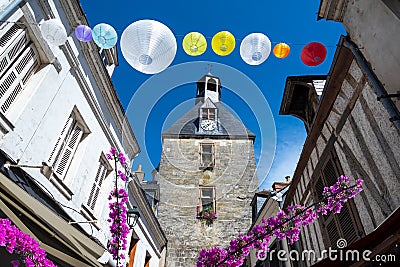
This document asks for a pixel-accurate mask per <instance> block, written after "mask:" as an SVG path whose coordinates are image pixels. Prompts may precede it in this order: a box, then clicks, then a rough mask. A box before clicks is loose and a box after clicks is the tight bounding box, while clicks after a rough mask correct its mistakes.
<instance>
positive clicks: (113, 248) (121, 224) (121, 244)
mask: <svg viewBox="0 0 400 267" xmlns="http://www.w3.org/2000/svg"><path fill="white" fill-rule="evenodd" d="M107 158H108V159H109V160H114V163H115V170H117V162H120V163H121V165H122V166H124V167H125V163H126V159H125V156H124V154H123V153H117V150H116V149H115V148H114V147H111V150H110V154H107ZM118 177H119V178H121V180H122V181H123V182H126V175H125V173H123V172H122V171H120V170H118V171H117V172H116V173H115V187H114V188H113V190H111V192H110V195H109V197H108V200H110V204H109V208H110V213H109V218H108V220H107V221H108V222H109V223H111V226H110V232H111V241H109V243H108V247H109V251H110V253H111V255H113V259H114V260H117V266H118V267H122V266H123V265H119V259H125V255H124V254H123V253H121V252H123V251H124V250H126V247H127V246H126V245H127V236H128V234H129V227H128V224H127V209H126V202H128V193H127V192H126V191H125V189H118Z"/></svg>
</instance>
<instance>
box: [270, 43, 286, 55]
mask: <svg viewBox="0 0 400 267" xmlns="http://www.w3.org/2000/svg"><path fill="white" fill-rule="evenodd" d="M273 52H274V55H275V56H276V57H277V58H285V57H287V56H288V55H289V53H290V46H288V45H287V44H285V43H279V44H277V45H275V47H274V51H273Z"/></svg>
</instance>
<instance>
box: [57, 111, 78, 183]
mask: <svg viewBox="0 0 400 267" xmlns="http://www.w3.org/2000/svg"><path fill="white" fill-rule="evenodd" d="M82 136H83V126H82V125H81V124H80V123H79V122H78V121H77V120H76V119H75V117H74V115H73V114H72V115H71V116H70V117H69V118H68V120H67V122H66V123H65V125H64V127H63V129H62V131H61V134H60V136H59V137H58V138H57V142H56V144H55V146H54V148H53V150H52V151H51V153H50V157H49V163H50V164H51V166H52V167H53V171H54V173H55V174H56V175H57V177H58V178H60V179H64V177H65V174H66V173H67V171H68V168H69V166H70V165H71V161H72V159H73V157H74V154H75V151H76V149H77V148H78V145H79V142H80V141H81V139H82Z"/></svg>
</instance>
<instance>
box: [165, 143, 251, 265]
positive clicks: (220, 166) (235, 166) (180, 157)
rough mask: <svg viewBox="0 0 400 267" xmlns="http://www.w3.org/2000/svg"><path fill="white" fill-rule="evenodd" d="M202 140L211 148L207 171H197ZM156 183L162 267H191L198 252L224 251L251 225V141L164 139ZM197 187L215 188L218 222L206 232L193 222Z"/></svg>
mask: <svg viewBox="0 0 400 267" xmlns="http://www.w3.org/2000/svg"><path fill="white" fill-rule="evenodd" d="M203 141H207V142H210V141H213V143H214V145H215V167H214V168H213V170H211V171H204V170H201V169H199V166H200V143H201V142H203ZM158 181H159V183H160V190H161V192H160V201H161V202H160V204H159V213H158V216H159V217H158V218H159V221H160V224H161V226H162V228H163V229H164V231H165V233H166V236H167V239H168V250H167V266H168V267H175V266H182V267H183V266H184V267H187V266H194V265H195V262H196V258H197V256H198V253H199V251H200V250H201V249H202V248H204V247H210V246H217V245H219V246H226V245H227V244H228V243H229V241H230V240H231V239H233V238H234V237H236V236H237V234H238V233H239V232H246V231H247V230H248V229H249V227H250V225H251V207H250V201H251V198H252V196H253V195H254V193H255V191H256V190H257V188H258V179H257V174H256V162H255V158H254V148H253V141H251V140H246V139H245V140H202V139H172V138H164V140H163V151H162V156H161V161H160V166H159V173H158ZM201 185H208V186H215V189H216V212H217V216H218V218H217V220H216V221H214V223H213V224H212V226H210V227H209V226H207V225H205V223H204V222H202V221H200V220H199V219H197V218H196V207H197V205H198V204H199V186H201Z"/></svg>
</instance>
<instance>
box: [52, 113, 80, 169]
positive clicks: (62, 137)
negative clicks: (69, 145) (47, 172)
mask: <svg viewBox="0 0 400 267" xmlns="http://www.w3.org/2000/svg"><path fill="white" fill-rule="evenodd" d="M73 122H74V118H73V117H72V116H70V117H69V118H68V120H67V122H66V123H65V125H64V127H63V129H62V130H61V134H60V136H59V137H58V138H57V142H56V145H55V146H54V148H53V151H51V153H50V157H49V160H48V161H49V164H50V165H52V166H53V167H55V164H54V163H55V161H56V159H57V158H58V155H59V154H60V152H61V149H62V147H63V144H64V142H65V139H66V136H67V134H68V133H69V132H70V128H71V126H72V123H73Z"/></svg>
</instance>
